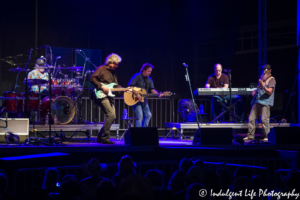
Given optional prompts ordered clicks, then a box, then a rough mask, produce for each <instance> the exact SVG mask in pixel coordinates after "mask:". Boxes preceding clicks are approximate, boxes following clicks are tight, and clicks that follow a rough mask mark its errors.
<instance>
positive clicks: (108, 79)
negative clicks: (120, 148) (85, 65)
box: [90, 53, 129, 144]
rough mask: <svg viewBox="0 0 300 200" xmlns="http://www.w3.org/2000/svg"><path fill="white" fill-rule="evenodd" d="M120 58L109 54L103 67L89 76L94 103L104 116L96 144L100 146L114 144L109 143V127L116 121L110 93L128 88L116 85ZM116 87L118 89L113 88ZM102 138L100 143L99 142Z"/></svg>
mask: <svg viewBox="0 0 300 200" xmlns="http://www.w3.org/2000/svg"><path fill="white" fill-rule="evenodd" d="M121 61H122V58H121V57H120V56H119V55H117V54H114V53H112V54H110V55H108V56H107V57H106V60H105V65H102V66H100V67H98V68H97V69H96V71H95V72H94V73H93V74H92V75H91V77H90V82H91V83H92V84H93V85H94V86H95V94H96V99H95V103H96V104H97V105H98V106H100V107H101V110H103V112H104V114H105V122H104V126H103V128H102V129H101V130H100V132H99V133H98V137H97V142H98V143H101V142H102V144H114V142H112V141H110V139H109V137H110V127H111V125H112V123H113V121H114V120H115V119H116V111H115V106H114V99H113V96H114V95H112V94H111V91H128V90H129V89H128V88H122V87H121V86H120V85H118V80H117V77H116V74H115V69H116V68H117V67H118V65H119V63H120V62H121ZM113 86H117V87H118V88H116V89H115V88H113ZM101 136H102V141H101Z"/></svg>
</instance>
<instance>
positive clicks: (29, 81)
mask: <svg viewBox="0 0 300 200" xmlns="http://www.w3.org/2000/svg"><path fill="white" fill-rule="evenodd" d="M23 83H26V79H25V80H24V82H23ZM46 83H48V81H47V80H44V79H27V84H28V85H30V86H31V85H43V84H46Z"/></svg>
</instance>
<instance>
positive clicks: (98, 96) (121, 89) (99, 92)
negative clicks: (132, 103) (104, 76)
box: [94, 83, 128, 99]
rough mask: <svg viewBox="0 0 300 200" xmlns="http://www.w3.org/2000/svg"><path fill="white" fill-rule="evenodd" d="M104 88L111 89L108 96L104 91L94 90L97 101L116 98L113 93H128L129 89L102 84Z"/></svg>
mask: <svg viewBox="0 0 300 200" xmlns="http://www.w3.org/2000/svg"><path fill="white" fill-rule="evenodd" d="M101 84H102V86H105V87H107V88H108V89H109V91H108V94H107V95H106V94H105V93H104V92H103V91H102V90H97V88H95V89H94V92H95V95H96V97H97V99H103V98H105V97H107V96H109V97H114V96H115V95H114V94H113V93H112V92H126V91H128V88H114V86H115V85H117V84H116V83H110V84H104V83H101Z"/></svg>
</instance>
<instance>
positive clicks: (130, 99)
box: [124, 87, 147, 106]
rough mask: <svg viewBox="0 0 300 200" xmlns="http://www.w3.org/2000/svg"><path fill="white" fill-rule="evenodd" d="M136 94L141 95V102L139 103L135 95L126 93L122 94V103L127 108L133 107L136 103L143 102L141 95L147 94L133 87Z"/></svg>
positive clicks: (143, 90)
mask: <svg viewBox="0 0 300 200" xmlns="http://www.w3.org/2000/svg"><path fill="white" fill-rule="evenodd" d="M133 89H134V90H135V91H136V92H137V93H138V94H141V96H142V99H141V101H139V99H138V98H137V97H136V95H135V94H133V93H132V92H130V93H128V92H125V93H124V101H125V103H126V104H127V105H128V106H133V105H135V104H137V103H138V102H144V97H143V95H146V94H147V92H146V90H145V89H142V88H137V87H134V88H133Z"/></svg>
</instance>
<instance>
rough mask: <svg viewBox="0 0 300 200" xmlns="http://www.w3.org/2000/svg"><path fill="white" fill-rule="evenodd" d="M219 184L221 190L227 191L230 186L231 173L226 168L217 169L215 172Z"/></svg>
mask: <svg viewBox="0 0 300 200" xmlns="http://www.w3.org/2000/svg"><path fill="white" fill-rule="evenodd" d="M216 174H217V176H218V179H219V182H220V186H221V188H223V189H227V188H229V185H230V184H231V181H230V179H231V173H230V171H229V170H228V169H226V168H223V167H221V168H218V169H217V172H216Z"/></svg>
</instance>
